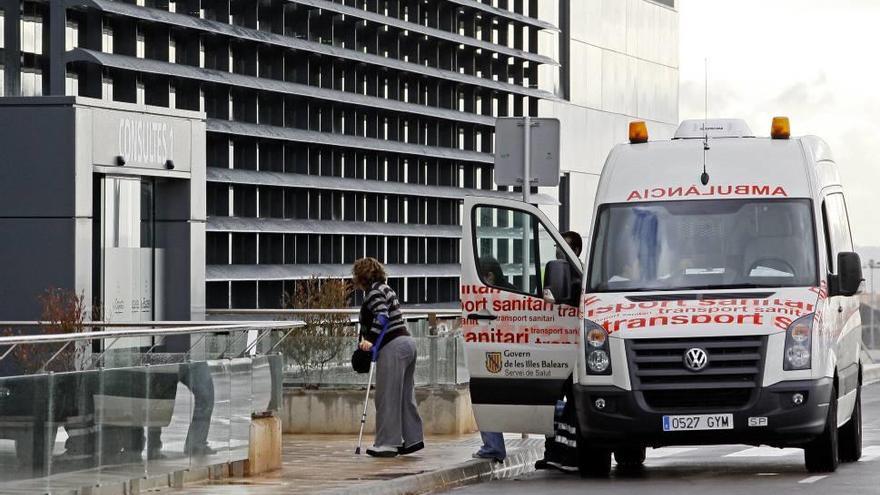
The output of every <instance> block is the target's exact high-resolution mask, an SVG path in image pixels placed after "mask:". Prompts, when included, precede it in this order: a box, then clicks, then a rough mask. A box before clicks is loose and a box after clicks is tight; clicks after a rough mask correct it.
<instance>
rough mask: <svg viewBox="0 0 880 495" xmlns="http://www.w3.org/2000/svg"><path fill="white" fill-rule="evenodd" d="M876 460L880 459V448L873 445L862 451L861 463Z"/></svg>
mask: <svg viewBox="0 0 880 495" xmlns="http://www.w3.org/2000/svg"><path fill="white" fill-rule="evenodd" d="M876 459H880V446H878V445H872V446H870V447H865V448H863V449H862V458H861V459H859V462H871V461H873V460H876Z"/></svg>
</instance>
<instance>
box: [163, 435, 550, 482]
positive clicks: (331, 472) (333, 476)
mask: <svg viewBox="0 0 880 495" xmlns="http://www.w3.org/2000/svg"><path fill="white" fill-rule="evenodd" d="M505 439H506V443H507V452H508V459H507V461H506V462H505V463H504V464H496V463H493V462H491V461H488V460H482V459H472V458H471V454H472V453H473V452H475V451H476V450H477V449H478V448H479V447H480V436H479V435H478V434H473V435H467V436H461V437H429V438H427V439H426V440H425V449H424V450H422V451H420V452H417V453H415V454H412V455H408V456H401V457H396V458H391V459H376V458H372V457H370V456H368V455H366V454H362V455H355V454H354V449H355V446H356V444H357V437H356V436H341V435H285V437H284V445H283V453H282V463H283V467H282V469H281V470H280V471H276V472H273V473H268V474H266V475H262V476H259V477H255V478H231V479H225V480H216V481H208V482H204V483H200V484H194V485H189V486H185V487H184V488H183V489H182V490H175V491H174V493H185V494H193V495H196V494H198V495H207V494H216V495H233V494H235V495H268V494H306V493H308V494H313V493H332V494H348V493H351V494H355V493H356V494H357V495H369V494H371V493H380V492H381V493H384V494H388V493H401V494H403V493H406V494H416V493H425V492H428V491H434V490H439V489H441V488H444V487H452V486H457V485H462V484H466V483H473V482H476V481H481V480H485V479H488V478H490V477H499V478H507V477H512V476H516V475H518V474H521V473H523V472H527V471H530V470H531V469H532V468H533V466H534V462H535V460H537V459H538V458H540V456H541V455H542V453H543V449H544V437H543V436H541V435H531V438H528V439H523V438H521V436H520V435H518V434H517V435H505ZM370 440H372V438H371V437H366V436H365V438H364V448H366V446H368V445H369V441H370Z"/></svg>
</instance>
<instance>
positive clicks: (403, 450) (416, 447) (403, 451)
mask: <svg viewBox="0 0 880 495" xmlns="http://www.w3.org/2000/svg"><path fill="white" fill-rule="evenodd" d="M423 448H425V442H416V443H414V444H412V445H410V446H409V447H397V453H398V454H399V455H407V454H412V453H413V452H418V451H420V450H422V449H423Z"/></svg>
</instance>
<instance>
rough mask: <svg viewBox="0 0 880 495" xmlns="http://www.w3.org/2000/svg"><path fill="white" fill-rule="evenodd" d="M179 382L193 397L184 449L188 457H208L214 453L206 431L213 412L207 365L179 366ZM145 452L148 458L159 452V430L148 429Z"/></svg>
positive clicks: (212, 382) (212, 391)
mask: <svg viewBox="0 0 880 495" xmlns="http://www.w3.org/2000/svg"><path fill="white" fill-rule="evenodd" d="M178 379H179V380H180V383H182V384H184V385H186V388H188V389H189V391H190V392H192V394H193V413H192V418H191V420H190V423H189V430H188V431H187V433H186V442H185V443H184V447H183V450H184V452H186V453H187V454H190V455H208V454H212V453H214V451H213V450H212V449H211V448H210V447H208V432H209V430H210V429H211V416H212V414H213V413H214V380H213V378H212V377H211V368H210V367H209V366H208V363H206V362H203V361H199V362H192V363H186V364H181V365H180V370H179V372H178ZM148 431H149V440H148V449H149V455H150V457H157V456H158V453H159V452H160V451H161V450H162V438H161V435H162V429H161V428H149V429H148Z"/></svg>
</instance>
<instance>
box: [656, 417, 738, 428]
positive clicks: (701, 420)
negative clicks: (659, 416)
mask: <svg viewBox="0 0 880 495" xmlns="http://www.w3.org/2000/svg"><path fill="white" fill-rule="evenodd" d="M732 429H733V414H692V415H689V416H663V431H701V430H732Z"/></svg>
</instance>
